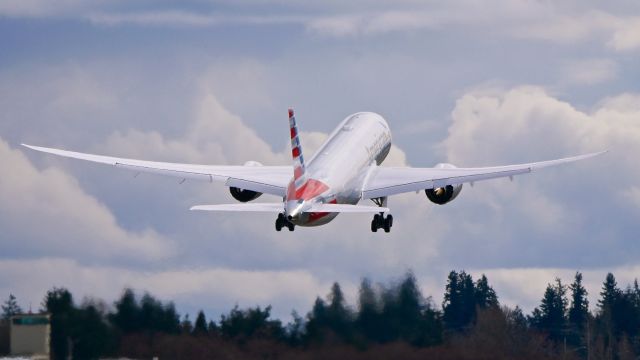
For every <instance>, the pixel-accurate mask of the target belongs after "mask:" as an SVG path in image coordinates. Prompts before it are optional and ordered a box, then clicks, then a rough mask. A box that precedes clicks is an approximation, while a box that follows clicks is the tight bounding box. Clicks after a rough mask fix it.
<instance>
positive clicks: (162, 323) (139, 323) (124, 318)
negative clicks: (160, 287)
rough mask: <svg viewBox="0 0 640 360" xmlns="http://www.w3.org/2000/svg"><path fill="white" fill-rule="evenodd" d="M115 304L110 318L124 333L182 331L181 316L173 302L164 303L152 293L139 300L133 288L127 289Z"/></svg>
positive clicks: (170, 332) (169, 332)
mask: <svg viewBox="0 0 640 360" xmlns="http://www.w3.org/2000/svg"><path fill="white" fill-rule="evenodd" d="M114 305H115V312H114V313H112V314H110V315H109V320H110V321H111V323H112V324H113V325H114V326H115V327H116V328H117V329H118V330H119V331H120V332H122V333H123V334H130V333H135V332H148V333H149V332H150V333H153V332H162V333H167V334H177V333H179V332H180V317H179V315H178V313H177V312H176V309H175V306H174V305H173V303H167V304H163V303H162V302H160V301H159V300H157V299H156V298H154V297H153V296H151V295H150V294H144V295H143V296H142V298H141V299H140V302H138V300H137V299H136V295H135V293H134V292H133V290H131V289H125V290H124V292H123V293H122V296H121V297H120V299H119V300H118V301H116V302H115V304H114Z"/></svg>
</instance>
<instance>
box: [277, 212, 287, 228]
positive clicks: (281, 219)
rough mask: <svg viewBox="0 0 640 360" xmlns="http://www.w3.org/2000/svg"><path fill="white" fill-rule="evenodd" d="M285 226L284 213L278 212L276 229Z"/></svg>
mask: <svg viewBox="0 0 640 360" xmlns="http://www.w3.org/2000/svg"><path fill="white" fill-rule="evenodd" d="M284 226H285V220H284V215H282V214H278V218H277V219H276V231H280V230H282V228H283V227H284Z"/></svg>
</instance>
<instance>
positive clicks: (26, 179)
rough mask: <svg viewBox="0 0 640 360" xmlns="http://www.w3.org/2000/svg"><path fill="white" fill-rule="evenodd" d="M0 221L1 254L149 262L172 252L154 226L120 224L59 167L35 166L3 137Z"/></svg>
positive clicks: (167, 255)
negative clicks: (139, 227) (130, 227)
mask: <svg viewBox="0 0 640 360" xmlns="http://www.w3.org/2000/svg"><path fill="white" fill-rule="evenodd" d="M0 159H1V160H2V161H1V162H2V164H3V166H5V167H6V169H7V171H5V172H4V175H3V176H2V177H1V178H0V214H2V216H0V227H1V228H2V229H3V237H2V240H1V241H2V248H3V254H2V256H3V257H5V258H6V257H23V256H26V257H33V256H43V255H57V256H72V257H78V258H82V259H85V260H86V261H88V262H95V261H98V262H105V261H112V262H115V263H117V262H120V261H128V262H131V261H134V260H135V261H136V262H142V263H145V262H149V261H158V260H161V259H165V258H167V257H170V256H172V255H173V254H174V248H173V245H172V243H171V242H170V241H169V240H168V239H166V238H164V237H163V236H162V235H160V234H158V233H157V232H155V231H154V230H152V229H145V230H143V231H139V232H130V231H127V230H125V229H123V228H121V227H120V226H119V225H118V223H117V222H116V219H115V217H114V216H113V214H112V213H111V212H110V210H109V209H107V208H106V207H105V206H104V205H103V204H101V203H100V202H99V201H97V200H96V199H95V198H93V197H92V196H90V195H88V194H87V193H85V192H84V191H83V190H82V188H81V187H80V186H79V184H78V182H77V181H76V180H75V179H74V178H73V177H71V176H69V175H67V174H65V173H64V172H62V171H61V170H59V169H56V168H52V167H48V168H45V169H43V170H39V169H37V168H36V167H35V166H34V165H33V164H32V163H31V162H30V161H29V160H28V159H27V158H26V157H25V156H24V155H23V153H22V152H21V151H19V150H15V149H12V148H11V147H9V145H8V144H7V143H6V142H5V141H4V140H2V139H0Z"/></svg>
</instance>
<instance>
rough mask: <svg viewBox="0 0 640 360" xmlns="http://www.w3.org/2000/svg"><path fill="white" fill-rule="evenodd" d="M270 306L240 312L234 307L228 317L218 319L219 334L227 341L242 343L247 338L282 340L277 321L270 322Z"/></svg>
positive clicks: (281, 332)
mask: <svg viewBox="0 0 640 360" xmlns="http://www.w3.org/2000/svg"><path fill="white" fill-rule="evenodd" d="M270 317H271V306H267V307H266V308H264V310H262V309H261V308H260V307H259V306H257V307H255V308H249V309H246V310H240V309H239V308H238V306H237V305H236V306H235V307H234V308H233V309H232V310H231V312H229V314H228V315H222V316H221V317H220V334H221V335H222V336H223V337H224V338H227V339H233V340H238V341H240V342H244V341H246V340H247V339H249V338H252V337H257V338H272V339H282V338H283V337H284V329H283V327H282V323H281V322H280V321H279V320H270V319H269V318H270Z"/></svg>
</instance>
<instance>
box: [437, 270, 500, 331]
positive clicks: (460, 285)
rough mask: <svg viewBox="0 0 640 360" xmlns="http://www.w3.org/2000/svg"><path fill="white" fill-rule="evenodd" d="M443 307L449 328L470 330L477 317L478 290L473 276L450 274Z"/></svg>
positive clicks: (453, 272) (446, 324)
mask: <svg viewBox="0 0 640 360" xmlns="http://www.w3.org/2000/svg"><path fill="white" fill-rule="evenodd" d="M496 302H497V297H496ZM442 307H443V310H444V315H443V320H444V323H445V326H446V327H447V328H449V329H451V330H457V331H462V330H465V329H468V328H469V326H470V325H471V323H472V322H473V321H474V320H475V316H476V289H475V286H474V284H473V278H472V277H471V275H469V274H467V273H466V272H464V271H462V272H460V273H457V272H455V271H452V272H450V273H449V278H448V281H447V287H446V290H445V295H444V303H443V306H442Z"/></svg>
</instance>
